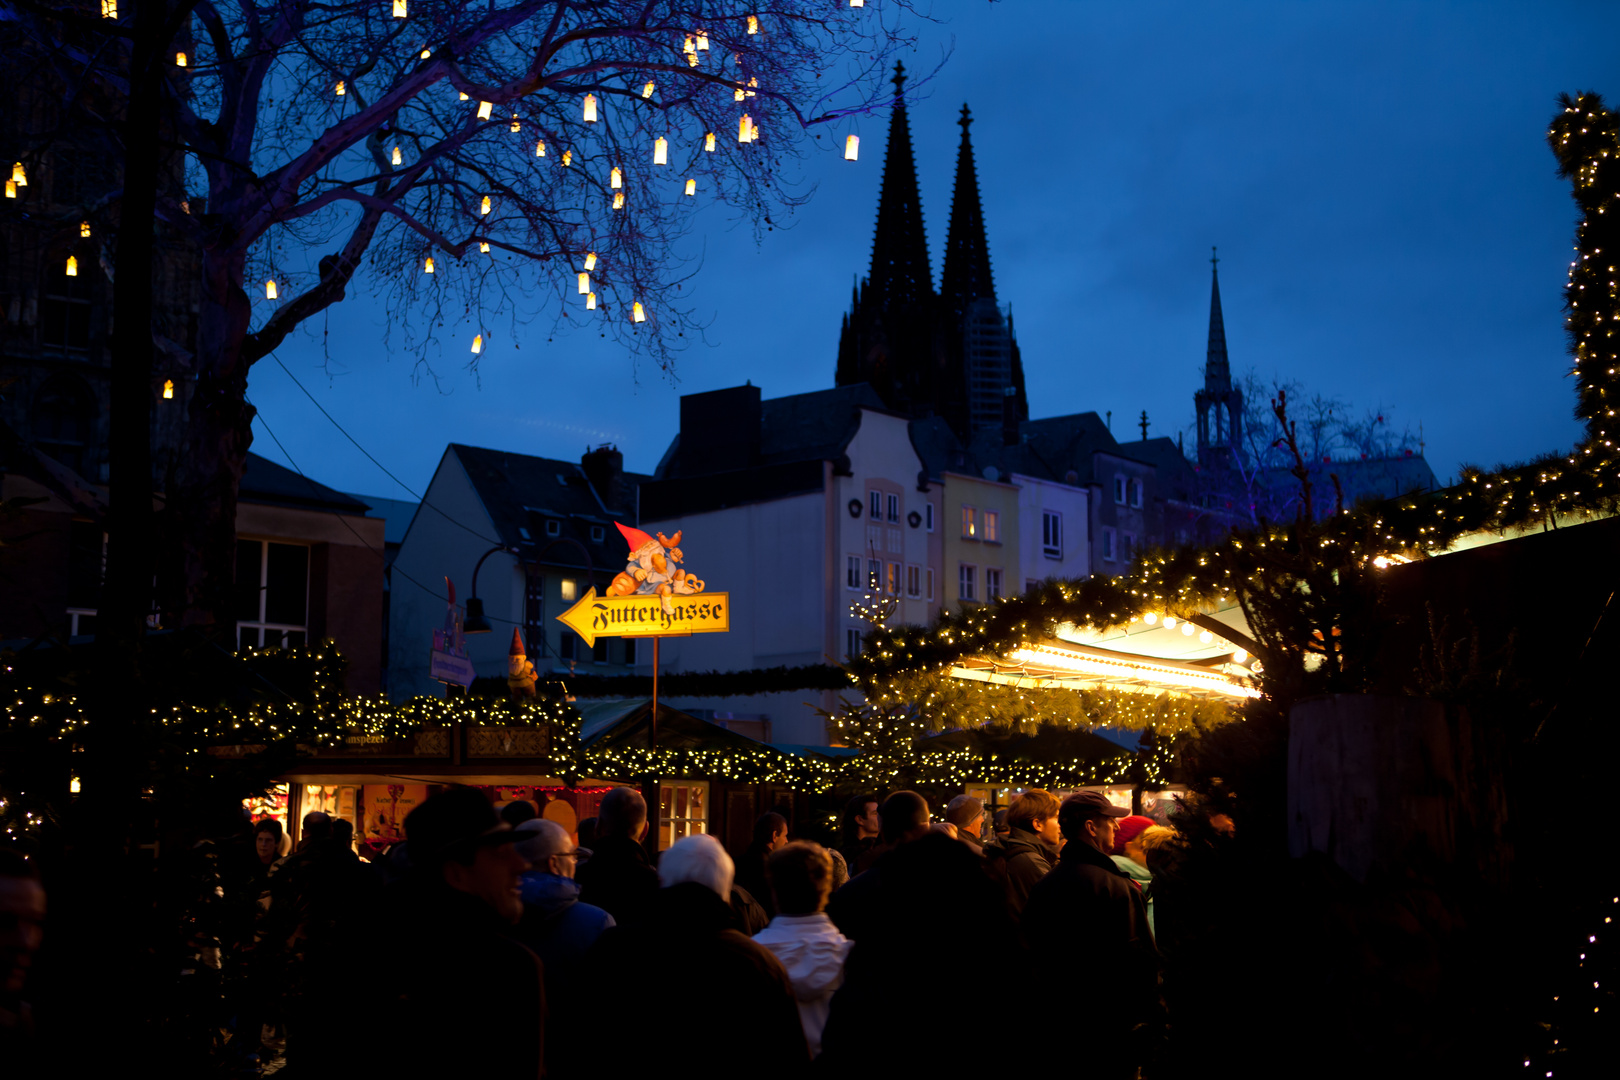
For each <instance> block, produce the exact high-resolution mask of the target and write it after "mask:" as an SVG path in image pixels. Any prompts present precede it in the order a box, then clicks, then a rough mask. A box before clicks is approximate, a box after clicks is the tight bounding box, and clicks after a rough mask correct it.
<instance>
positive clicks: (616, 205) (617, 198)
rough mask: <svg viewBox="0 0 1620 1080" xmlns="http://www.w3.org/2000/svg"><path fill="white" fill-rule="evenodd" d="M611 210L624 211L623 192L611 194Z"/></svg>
mask: <svg viewBox="0 0 1620 1080" xmlns="http://www.w3.org/2000/svg"><path fill="white" fill-rule="evenodd" d="M613 209H615V210H623V209H624V192H622V191H616V192H614V193H613Z"/></svg>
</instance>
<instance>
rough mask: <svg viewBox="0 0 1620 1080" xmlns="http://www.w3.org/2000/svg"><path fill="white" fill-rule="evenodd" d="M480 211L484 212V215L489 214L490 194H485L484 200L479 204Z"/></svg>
mask: <svg viewBox="0 0 1620 1080" xmlns="http://www.w3.org/2000/svg"><path fill="white" fill-rule="evenodd" d="M478 212H479V213H480V214H482V215H483V216H485V217H488V216H489V196H488V195H485V196H484V201H483V202H481V203H479V204H478Z"/></svg>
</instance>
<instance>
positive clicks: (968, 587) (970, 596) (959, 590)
mask: <svg viewBox="0 0 1620 1080" xmlns="http://www.w3.org/2000/svg"><path fill="white" fill-rule="evenodd" d="M976 574H977V570H976V568H975V567H972V566H969V565H968V564H967V563H962V564H961V566H959V567H958V568H957V571H956V597H957V599H958V600H975V599H977V596H976V594H975V589H974V578H975V576H976Z"/></svg>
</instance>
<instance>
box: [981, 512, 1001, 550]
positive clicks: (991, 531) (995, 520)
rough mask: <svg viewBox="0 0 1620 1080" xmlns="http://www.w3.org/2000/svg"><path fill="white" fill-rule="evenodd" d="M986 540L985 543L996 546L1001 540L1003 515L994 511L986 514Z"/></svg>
mask: <svg viewBox="0 0 1620 1080" xmlns="http://www.w3.org/2000/svg"><path fill="white" fill-rule="evenodd" d="M984 539H985V543H989V544H994V543H999V542H1000V540H1001V515H1000V514H998V513H996V512H995V511H994V510H986V511H985V512H984Z"/></svg>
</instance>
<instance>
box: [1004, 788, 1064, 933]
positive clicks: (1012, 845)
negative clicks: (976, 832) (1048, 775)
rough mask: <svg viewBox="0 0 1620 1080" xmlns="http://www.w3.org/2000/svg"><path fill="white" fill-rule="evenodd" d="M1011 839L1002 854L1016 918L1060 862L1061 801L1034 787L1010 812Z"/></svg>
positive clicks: (1009, 827)
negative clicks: (1031, 893)
mask: <svg viewBox="0 0 1620 1080" xmlns="http://www.w3.org/2000/svg"><path fill="white" fill-rule="evenodd" d="M1007 826H1008V829H1009V832H1008V835H1007V838H1006V839H1005V840H1003V841H1002V842H1001V845H1000V854H1001V855H1002V857H1003V859H1004V860H1005V861H1004V864H1003V869H1004V872H1005V874H1006V879H1007V897H1008V900H1009V902H1010V903H1011V904H1012V910H1013V914H1014V915H1020V914H1022V913H1023V910H1024V905H1025V904H1027V903H1029V893H1030V890H1031V889H1033V888H1035V883H1036V882H1038V881H1040V880H1041V879H1042V878H1044V877H1045V876H1046V875H1047V874H1049V873H1051V872H1052V867H1053V866H1054V865H1055V864H1056V863H1057V861H1058V850H1059V849H1060V848H1061V847H1062V844H1061V843H1060V842H1059V841H1061V840H1062V834H1060V833H1059V832H1058V801H1057V797H1056V796H1055V795H1053V794H1052V793H1051V792H1049V791H1043V790H1042V789H1040V788H1030V789H1029V790H1028V791H1026V792H1024V793H1023V794H1022V795H1020V796H1018V798H1017V799H1015V800H1013V804H1012V806H1011V807H1009V808H1008V810H1007Z"/></svg>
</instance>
